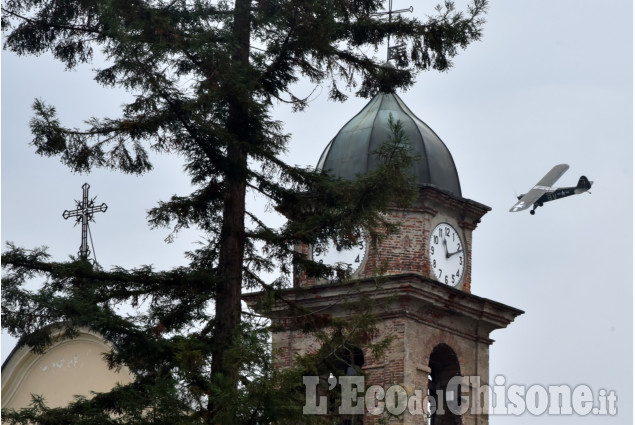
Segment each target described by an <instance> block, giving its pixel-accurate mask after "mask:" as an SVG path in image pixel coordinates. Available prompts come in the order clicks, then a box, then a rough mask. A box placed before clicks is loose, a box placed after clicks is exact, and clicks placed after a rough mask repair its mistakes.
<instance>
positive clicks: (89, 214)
mask: <svg viewBox="0 0 635 425" xmlns="http://www.w3.org/2000/svg"><path fill="white" fill-rule="evenodd" d="M89 188H90V185H89V184H88V183H84V185H83V186H82V190H83V196H82V201H81V202H80V201H75V205H76V206H77V208H76V209H74V210H73V211H69V210H65V211H64V213H62V217H64V219H65V220H66V219H68V218H69V217H76V219H75V225H77V224H79V223H82V244H81V245H80V247H79V252H78V255H79V258H80V259H82V260H87V259H88V256H89V255H90V250H89V249H88V232H89V228H88V223H89V222H90V221H92V222H94V221H95V220H94V219H93V214H94V213H96V212H106V210H107V209H108V205H106V204H105V203H102V204H101V205H99V206H95V199H96V197H95V198H93V199H89V198H88V189H89ZM91 242H92V237H91Z"/></svg>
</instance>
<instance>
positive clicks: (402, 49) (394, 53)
mask: <svg viewBox="0 0 635 425" xmlns="http://www.w3.org/2000/svg"><path fill="white" fill-rule="evenodd" d="M412 11H414V8H413V7H412V6H410V7H409V8H408V9H399V10H393V9H392V0H389V1H388V11H387V12H379V13H374V14H373V16H383V15H388V22H392V15H393V13H396V14H399V13H405V12H412ZM386 44H387V46H388V58H387V60H391V59H398V58H399V57H400V56H402V55H405V54H406V44H405V43H401V44H397V45H395V46H392V47H391V46H390V35H388V40H387V41H386Z"/></svg>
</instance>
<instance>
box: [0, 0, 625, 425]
mask: <svg viewBox="0 0 635 425" xmlns="http://www.w3.org/2000/svg"><path fill="white" fill-rule="evenodd" d="M423 3H424V2H415V1H405V0H396V1H395V2H394V6H395V8H402V7H408V6H410V5H413V6H414V9H415V12H414V13H415V14H417V15H419V16H423V15H424V14H426V13H431V9H426V8H428V7H430V6H429V4H432V3H429V2H425V3H426V5H425V6H424V5H423ZM458 3H459V4H461V3H462V2H458ZM632 18H633V12H632V2H631V1H629V0H619V1H618V0H594V1H588V0H587V1H583V0H567V1H565V0H514V1H504V0H493V1H491V2H490V8H489V14H488V16H487V21H488V22H487V24H486V26H485V30H484V36H483V39H482V41H481V42H479V43H477V44H475V45H472V46H470V47H469V48H468V50H467V51H463V52H461V53H460V55H459V56H458V57H457V58H456V59H455V61H454V62H455V68H453V69H452V70H451V71H450V72H448V73H443V74H439V73H432V72H431V73H426V74H422V75H421V76H420V77H419V79H418V81H417V83H416V85H415V86H414V87H413V88H412V89H411V90H410V91H409V92H407V93H399V95H400V96H401V97H402V99H403V100H404V101H405V102H406V104H407V105H408V106H409V107H410V109H411V110H412V111H413V112H414V113H415V114H417V116H418V117H419V118H421V119H422V120H423V121H425V122H426V123H427V124H428V125H429V126H430V127H431V128H432V129H434V130H435V132H436V133H437V134H438V135H439V136H440V137H441V139H442V140H443V141H444V142H445V144H446V145H447V146H448V148H449V149H450V152H451V153H452V155H453V157H454V160H455V163H456V166H457V169H458V172H459V177H460V179H461V186H462V191H463V196H464V197H466V198H468V199H472V200H475V201H477V202H480V203H483V204H486V205H488V206H490V207H492V211H491V212H489V213H488V214H487V215H486V216H485V217H484V218H483V220H482V223H481V224H480V225H479V227H478V228H477V229H476V230H475V232H474V235H473V238H474V240H473V258H472V270H473V277H472V291H473V293H474V294H476V295H479V296H482V297H486V298H490V299H493V300H496V301H499V302H502V303H505V304H508V305H511V306H513V307H516V308H519V309H522V310H524V311H525V312H526V313H525V314H524V315H523V316H520V317H519V318H518V319H516V321H515V322H513V323H512V324H511V325H510V326H509V327H508V328H507V329H503V330H498V331H495V332H494V333H493V334H492V337H493V338H494V339H495V340H496V342H495V343H494V345H493V346H492V348H491V350H490V371H491V378H492V379H493V377H494V376H496V375H503V376H504V377H505V379H506V383H507V384H521V385H523V384H524V385H533V384H540V385H542V386H545V387H546V386H548V385H560V384H568V385H571V386H572V387H574V386H576V385H580V384H586V385H588V386H589V387H590V388H591V389H592V390H593V391H594V392H595V393H597V392H599V391H600V390H601V389H604V390H607V391H611V390H614V391H615V392H616V394H617V396H618V402H617V406H618V415H617V416H615V417H597V416H593V415H589V416H585V417H578V416H569V417H567V416H559V417H557V416H540V417H536V416H532V415H531V414H525V415H522V416H520V417H512V416H504V417H492V418H491V423H492V424H494V425H497V424H543V423H556V422H557V423H558V424H562V423H564V424H574V423H575V424H578V423H582V424H624V425H626V424H632V423H633V422H632V401H633V392H632V382H633V316H632V314H633V244H632V243H633V214H632V213H633V209H632V208H633V148H632V146H633V132H632V131H633V105H632V88H633V85H632V84H633V75H632V64H633V53H632V52H633V46H632V41H633V35H632ZM380 54H382V55H383V54H384V53H383V52H382V53H380ZM89 70H90V67H85V68H82V69H80V70H79V71H75V72H64V70H63V66H61V65H60V64H59V63H56V62H53V61H52V60H51V59H50V57H48V56H46V55H45V56H42V57H40V58H31V57H26V58H17V57H15V56H14V55H12V54H10V53H6V52H3V53H2V243H3V249H4V244H5V243H6V241H13V242H15V243H16V244H18V245H20V246H24V247H34V246H41V245H46V246H48V247H49V248H50V250H49V252H50V253H51V254H52V256H53V259H54V260H58V261H63V260H65V259H67V258H68V255H71V254H73V255H74V254H76V253H77V251H78V248H79V243H80V228H79V227H75V228H74V227H73V223H72V222H71V221H70V220H64V219H63V218H62V212H63V211H64V210H65V209H72V208H74V207H75V202H74V201H75V200H76V199H80V198H81V186H82V184H83V183H84V182H88V183H89V184H90V185H91V189H90V191H91V196H95V195H96V196H97V202H98V203H101V202H105V203H107V204H108V211H107V212H106V213H100V214H96V216H95V219H96V223H94V224H92V225H91V231H92V236H93V241H94V245H95V251H96V255H97V259H98V261H99V262H100V264H102V266H104V267H106V268H109V267H111V266H113V265H119V266H124V267H132V266H138V265H141V264H154V265H155V266H156V267H157V268H159V269H167V268H170V267H173V266H176V265H181V264H185V263H186V262H185V260H184V258H183V255H182V253H183V252H184V251H186V250H190V249H193V248H195V247H196V246H195V245H194V243H195V241H196V240H197V239H198V238H199V236H198V235H196V234H195V233H194V232H189V233H185V234H183V235H182V236H181V237H179V238H178V239H177V240H176V242H175V243H173V244H166V243H164V242H163V240H164V238H165V237H166V236H167V235H168V233H169V231H168V230H167V229H159V230H150V229H149V227H148V226H147V224H146V221H145V215H146V211H147V210H148V209H149V208H151V207H153V206H154V205H155V203H156V202H157V201H158V200H166V199H168V198H169V196H171V195H172V194H179V195H184V194H187V193H189V186H188V179H187V178H186V177H185V176H184V175H183V173H182V164H181V162H180V160H179V159H178V158H175V157H167V156H166V157H159V158H156V161H155V170H154V171H153V172H151V173H149V174H147V175H145V176H142V177H134V176H125V175H120V174H114V173H110V172H106V171H96V172H94V173H92V174H90V175H74V174H71V173H70V172H69V171H68V170H67V169H66V168H65V167H64V166H63V165H62V164H61V163H60V162H59V160H58V159H56V158H42V157H39V156H37V155H35V154H34V152H33V151H34V149H33V147H31V146H29V141H30V139H31V136H30V133H29V129H28V122H29V119H30V117H31V116H32V112H31V104H32V103H33V100H34V99H35V98H36V97H39V98H42V99H44V100H46V101H47V102H49V103H50V104H52V105H54V106H56V107H57V110H58V113H59V117H60V119H61V121H62V123H64V124H65V125H69V126H77V127H81V126H82V121H83V120H85V119H87V118H89V117H91V116H97V117H102V116H111V117H116V116H117V115H118V107H119V105H120V104H121V103H122V102H124V101H125V99H126V96H127V95H126V94H122V93H120V92H116V91H111V90H105V89H102V88H100V87H99V86H97V85H96V84H95V83H94V82H93V81H92V76H91V73H90V72H89ZM302 90H304V93H306V94H308V93H309V92H310V91H311V90H312V87H310V86H305V87H301V93H300V94H302ZM313 97H314V98H315V99H314V101H313V102H312V104H311V106H310V107H309V108H308V109H307V110H306V111H305V112H303V113H297V114H292V113H291V112H290V111H289V110H288V108H287V107H286V106H284V105H279V106H278V107H277V109H276V115H277V117H278V118H279V119H281V120H283V121H285V122H286V130H287V131H288V132H290V133H292V134H293V137H292V142H291V145H290V148H289V153H288V160H289V161H290V162H292V163H296V164H301V165H307V166H308V165H315V163H316V162H317V160H318V158H319V156H320V153H321V152H322V150H323V149H324V147H325V146H326V144H327V143H328V141H329V140H330V139H331V138H332V137H333V136H334V135H335V134H336V133H337V131H338V130H339V129H340V128H341V127H342V126H343V125H344V124H345V123H346V122H347V121H348V119H350V118H351V117H352V116H353V115H355V114H356V113H357V112H358V111H359V110H360V109H361V108H362V107H363V106H364V105H365V103H366V102H367V100H363V99H358V98H355V97H351V98H350V100H349V101H347V102H346V103H344V104H334V103H332V102H328V101H327V100H326V93H325V92H320V90H319V89H318V90H317V91H316V93H315V94H314V96H313ZM559 163H567V164H569V165H570V169H569V171H568V172H567V173H566V174H565V175H564V176H563V177H562V178H561V179H560V181H559V182H558V185H560V186H573V185H575V184H576V183H577V180H578V178H579V177H580V175H586V176H587V177H588V178H589V180H592V181H594V182H595V184H594V186H593V188H592V190H591V192H592V194H591V195H588V194H583V195H581V196H574V197H570V198H566V199H563V200H560V201H558V202H554V203H549V204H545V206H544V207H543V208H540V209H539V210H538V211H537V214H536V215H535V216H530V215H529V212H527V211H525V212H522V213H510V212H508V210H509V208H510V207H511V206H512V205H513V204H514V202H515V200H516V198H515V196H516V195H517V194H521V193H525V192H526V191H527V190H528V189H529V188H531V187H532V186H533V185H534V184H535V183H536V182H537V181H538V180H539V179H540V178H541V177H542V176H543V175H544V174H545V173H546V172H547V171H549V170H550V169H551V167H552V166H554V165H555V164H559ZM2 343H3V344H2V360H3V361H4V359H5V358H6V356H7V355H8V353H9V352H10V350H11V349H12V348H13V345H14V340H13V339H11V338H9V337H7V336H6V335H5V334H3V337H2Z"/></svg>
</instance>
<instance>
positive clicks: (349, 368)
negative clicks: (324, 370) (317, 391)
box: [322, 346, 364, 425]
mask: <svg viewBox="0 0 635 425" xmlns="http://www.w3.org/2000/svg"><path fill="white" fill-rule="evenodd" d="M327 364H328V369H329V373H328V375H326V376H323V377H322V379H323V380H324V381H325V382H324V384H326V385H325V387H326V388H329V387H330V385H329V383H330V382H331V380H333V379H334V378H335V377H336V378H337V379H338V381H339V380H340V378H341V377H342V376H360V375H362V366H363V365H364V353H363V352H362V350H361V349H359V348H358V347H355V346H345V347H343V348H342V349H340V350H339V351H338V352H336V353H334V354H333V355H332V356H331V357H330V358H329V359H328V360H327ZM340 382H341V381H340ZM360 390H361V391H363V388H360ZM359 396H360V397H363V394H360V395H359ZM341 398H342V392H341V387H340V385H337V386H335V388H332V389H330V391H328V413H329V416H331V417H332V418H334V420H335V421H334V422H333V423H338V424H340V425H362V424H363V423H364V415H363V414H340V413H339V407H340V405H341V403H342V400H341Z"/></svg>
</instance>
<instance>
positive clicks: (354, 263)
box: [313, 233, 366, 280]
mask: <svg viewBox="0 0 635 425" xmlns="http://www.w3.org/2000/svg"><path fill="white" fill-rule="evenodd" d="M365 256H366V235H365V234H363V233H362V235H361V236H360V237H359V238H358V239H357V241H355V242H354V243H353V244H352V245H350V246H348V247H345V246H343V244H340V243H338V242H337V241H333V240H331V241H329V243H328V245H327V246H326V248H325V249H319V248H318V247H315V248H313V261H317V262H318V263H324V264H327V265H329V266H333V267H336V268H337V270H334V271H333V275H332V276H330V279H332V280H342V279H345V278H347V277H350V276H351V275H352V274H354V273H355V272H356V271H357V270H359V268H360V266H361V265H362V263H363V261H364V258H365Z"/></svg>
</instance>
